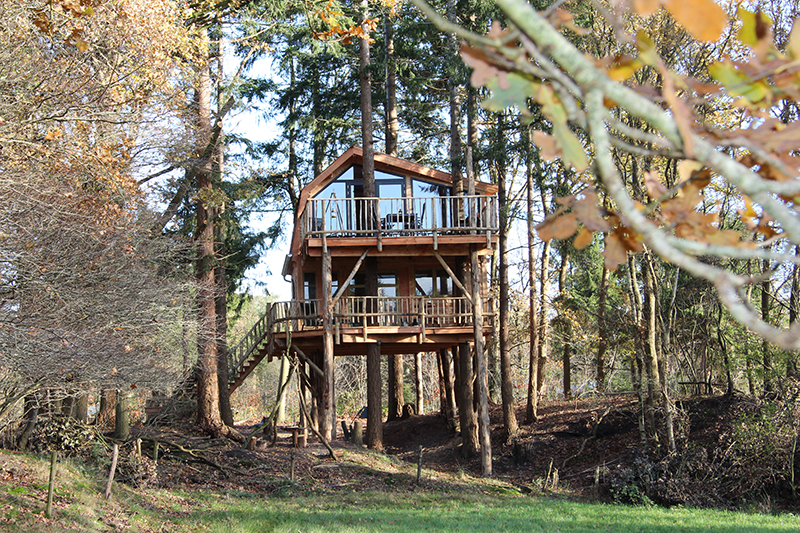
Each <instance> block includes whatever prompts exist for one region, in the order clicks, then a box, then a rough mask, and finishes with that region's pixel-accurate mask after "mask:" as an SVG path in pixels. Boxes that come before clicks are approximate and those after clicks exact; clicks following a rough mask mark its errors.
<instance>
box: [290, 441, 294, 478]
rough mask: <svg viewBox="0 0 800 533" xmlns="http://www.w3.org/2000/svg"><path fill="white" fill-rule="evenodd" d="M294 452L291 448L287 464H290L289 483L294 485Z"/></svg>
mask: <svg viewBox="0 0 800 533" xmlns="http://www.w3.org/2000/svg"><path fill="white" fill-rule="evenodd" d="M294 450H295V449H294V448H292V449H291V451H290V452H289V453H290V459H289V462H290V465H291V466H290V469H289V481H291V482H292V483H294V464H295V451H294Z"/></svg>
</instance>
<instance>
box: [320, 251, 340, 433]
mask: <svg viewBox="0 0 800 533" xmlns="http://www.w3.org/2000/svg"><path fill="white" fill-rule="evenodd" d="M322 354H323V356H322V357H323V359H322V361H323V364H322V370H323V372H324V373H325V377H324V378H323V379H322V397H321V398H320V402H321V405H320V406H319V411H320V414H319V429H320V433H322V435H323V436H324V437H325V439H327V440H333V439H334V438H336V392H335V379H334V364H333V306H332V305H331V254H330V252H326V253H325V254H323V256H322Z"/></svg>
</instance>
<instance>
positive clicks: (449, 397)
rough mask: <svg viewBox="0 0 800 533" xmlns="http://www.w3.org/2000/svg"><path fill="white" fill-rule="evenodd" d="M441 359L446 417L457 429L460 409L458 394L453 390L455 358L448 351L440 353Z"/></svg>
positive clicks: (450, 424) (449, 423) (451, 425)
mask: <svg viewBox="0 0 800 533" xmlns="http://www.w3.org/2000/svg"><path fill="white" fill-rule="evenodd" d="M439 358H440V359H441V362H442V374H443V375H442V378H443V380H444V393H445V399H446V402H447V411H445V416H446V417H447V421H448V425H449V426H450V427H451V428H455V418H456V413H457V412H458V407H457V406H456V394H455V390H454V388H453V387H454V382H455V380H454V379H453V378H454V376H453V373H454V372H453V371H454V369H453V358H452V357H451V356H450V350H447V349H444V350H440V351H439Z"/></svg>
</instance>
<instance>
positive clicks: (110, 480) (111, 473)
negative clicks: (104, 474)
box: [105, 443, 119, 500]
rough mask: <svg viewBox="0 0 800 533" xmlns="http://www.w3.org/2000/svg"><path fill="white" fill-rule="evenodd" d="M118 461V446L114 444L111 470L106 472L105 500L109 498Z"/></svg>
mask: <svg viewBox="0 0 800 533" xmlns="http://www.w3.org/2000/svg"><path fill="white" fill-rule="evenodd" d="M118 459H119V444H117V443H114V451H113V452H112V453H111V469H110V470H109V471H108V481H107V482H106V492H105V498H106V500H107V499H109V498H111V484H112V483H114V473H115V472H116V471H117V460H118Z"/></svg>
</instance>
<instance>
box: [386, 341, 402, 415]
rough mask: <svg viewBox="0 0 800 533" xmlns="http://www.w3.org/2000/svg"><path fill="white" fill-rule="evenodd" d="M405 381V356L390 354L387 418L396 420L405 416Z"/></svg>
mask: <svg viewBox="0 0 800 533" xmlns="http://www.w3.org/2000/svg"><path fill="white" fill-rule="evenodd" d="M404 387H405V384H404V383H403V356H402V355H390V356H389V383H388V388H389V413H388V415H387V417H386V418H387V420H396V419H398V418H400V417H401V416H403V405H404V404H405V397H404V390H403V389H404Z"/></svg>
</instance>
